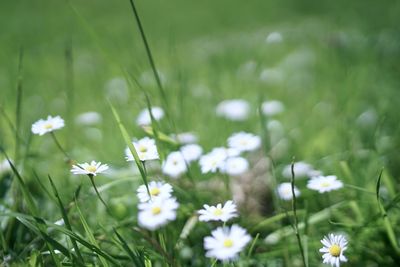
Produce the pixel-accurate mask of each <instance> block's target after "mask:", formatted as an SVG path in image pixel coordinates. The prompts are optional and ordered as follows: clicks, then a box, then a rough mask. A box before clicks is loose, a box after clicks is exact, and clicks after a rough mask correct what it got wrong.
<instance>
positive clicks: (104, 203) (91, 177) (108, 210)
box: [88, 174, 112, 216]
mask: <svg viewBox="0 0 400 267" xmlns="http://www.w3.org/2000/svg"><path fill="white" fill-rule="evenodd" d="M88 176H89V178H90V182H91V183H92V186H93V189H94V191H95V192H96V195H97V197H98V198H99V199H100V201H101V203H103V205H104V207H105V208H106V210H107V212H108V213H109V214H110V215H111V216H112V213H111V211H110V209H109V208H108V205H107V204H106V202H105V201H104V200H103V198H102V197H101V195H100V193H99V191H98V190H97V186H96V183H95V182H94V179H93V175H91V174H88Z"/></svg>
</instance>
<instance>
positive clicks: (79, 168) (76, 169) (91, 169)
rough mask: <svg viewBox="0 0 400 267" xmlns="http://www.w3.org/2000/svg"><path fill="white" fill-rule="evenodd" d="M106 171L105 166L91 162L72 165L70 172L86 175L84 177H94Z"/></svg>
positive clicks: (106, 167)
mask: <svg viewBox="0 0 400 267" xmlns="http://www.w3.org/2000/svg"><path fill="white" fill-rule="evenodd" d="M106 170H108V166H107V164H101V162H96V161H94V160H92V162H90V164H89V163H83V164H77V165H72V169H71V172H72V173H73V174H86V175H93V176H96V175H97V174H99V173H102V172H104V171H106Z"/></svg>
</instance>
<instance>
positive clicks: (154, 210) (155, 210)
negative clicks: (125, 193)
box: [151, 207, 161, 215]
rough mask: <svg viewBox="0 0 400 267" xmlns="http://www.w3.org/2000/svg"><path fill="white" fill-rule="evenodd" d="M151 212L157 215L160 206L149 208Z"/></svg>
mask: <svg viewBox="0 0 400 267" xmlns="http://www.w3.org/2000/svg"><path fill="white" fill-rule="evenodd" d="M151 213H153V215H157V214H160V213H161V208H160V207H154V208H152V209H151Z"/></svg>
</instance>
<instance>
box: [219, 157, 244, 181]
mask: <svg viewBox="0 0 400 267" xmlns="http://www.w3.org/2000/svg"><path fill="white" fill-rule="evenodd" d="M248 169H249V162H248V161H247V159H245V158H242V157H233V158H227V159H226V161H225V164H224V165H223V167H222V169H221V172H222V173H226V174H228V175H230V176H238V175H242V174H243V173H245V172H246V171H247V170H248Z"/></svg>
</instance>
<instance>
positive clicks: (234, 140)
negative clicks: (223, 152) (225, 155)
mask: <svg viewBox="0 0 400 267" xmlns="http://www.w3.org/2000/svg"><path fill="white" fill-rule="evenodd" d="M228 146H229V147H231V148H234V149H237V150H239V151H241V152H242V151H253V150H256V149H258V148H259V147H260V146H261V138H260V137H259V136H257V135H254V134H251V133H245V132H239V133H234V134H233V135H231V136H230V137H229V138H228Z"/></svg>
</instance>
